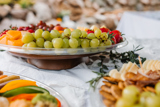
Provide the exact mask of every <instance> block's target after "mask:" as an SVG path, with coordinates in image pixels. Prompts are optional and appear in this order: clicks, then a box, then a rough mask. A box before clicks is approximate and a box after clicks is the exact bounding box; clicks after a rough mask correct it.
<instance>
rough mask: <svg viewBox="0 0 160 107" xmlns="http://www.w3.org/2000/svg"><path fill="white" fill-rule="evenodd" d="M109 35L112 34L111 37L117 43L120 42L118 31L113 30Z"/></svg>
mask: <svg viewBox="0 0 160 107" xmlns="http://www.w3.org/2000/svg"><path fill="white" fill-rule="evenodd" d="M109 34H112V36H114V37H115V39H116V41H117V43H119V42H120V40H121V38H120V37H121V32H120V31H118V30H113V31H111V32H109Z"/></svg>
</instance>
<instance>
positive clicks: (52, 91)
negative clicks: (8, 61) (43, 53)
mask: <svg viewBox="0 0 160 107" xmlns="http://www.w3.org/2000/svg"><path fill="white" fill-rule="evenodd" d="M3 73H4V74H5V75H17V76H20V78H21V79H24V80H31V81H36V84H37V85H38V86H40V87H43V88H45V89H47V90H48V91H49V92H50V94H51V95H53V96H55V97H56V98H57V99H59V100H60V102H61V107H69V105H68V103H67V101H66V100H65V99H64V97H63V96H62V95H61V94H60V93H59V92H57V91H55V90H54V89H52V88H50V87H49V86H47V85H45V84H43V83H41V82H39V81H37V80H34V79H31V78H28V77H26V76H22V75H19V74H15V73H11V72H6V71H5V72H3Z"/></svg>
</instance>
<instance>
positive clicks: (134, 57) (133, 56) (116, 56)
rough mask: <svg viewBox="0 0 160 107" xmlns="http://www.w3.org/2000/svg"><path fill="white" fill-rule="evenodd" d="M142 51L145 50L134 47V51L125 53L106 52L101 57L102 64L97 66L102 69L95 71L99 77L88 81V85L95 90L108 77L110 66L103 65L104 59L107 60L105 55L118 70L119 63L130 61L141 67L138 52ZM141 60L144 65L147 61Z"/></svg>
mask: <svg viewBox="0 0 160 107" xmlns="http://www.w3.org/2000/svg"><path fill="white" fill-rule="evenodd" d="M142 49H143V48H141V47H140V46H137V47H134V46H133V50H132V51H127V52H123V53H118V52H117V51H116V50H112V51H110V52H104V53H103V55H100V56H99V57H100V60H101V62H99V63H98V64H97V65H98V66H99V67H100V69H99V72H95V71H93V72H94V73H96V74H97V75H98V76H97V77H96V78H93V79H92V80H90V81H88V82H87V83H89V84H90V86H91V87H92V88H94V89H95V87H96V85H97V84H98V82H99V80H100V79H101V78H103V77H104V76H108V73H109V69H108V66H106V65H104V64H103V63H104V59H105V58H106V57H105V56H104V55H109V57H110V60H111V61H112V63H113V64H114V66H113V68H115V69H118V68H119V66H118V65H117V63H118V62H121V63H122V64H123V63H128V62H129V61H131V62H132V63H136V64H137V65H139V60H138V56H139V55H138V54H137V53H136V52H137V51H140V50H142ZM140 58H141V60H142V63H143V62H144V61H145V60H146V58H143V57H140Z"/></svg>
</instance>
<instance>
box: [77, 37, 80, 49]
mask: <svg viewBox="0 0 160 107" xmlns="http://www.w3.org/2000/svg"><path fill="white" fill-rule="evenodd" d="M77 41H78V47H79V46H81V40H80V39H77Z"/></svg>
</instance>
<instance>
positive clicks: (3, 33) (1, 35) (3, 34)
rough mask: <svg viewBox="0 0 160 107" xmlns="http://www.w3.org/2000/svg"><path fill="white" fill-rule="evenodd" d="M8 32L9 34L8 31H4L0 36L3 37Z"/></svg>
mask: <svg viewBox="0 0 160 107" xmlns="http://www.w3.org/2000/svg"><path fill="white" fill-rule="evenodd" d="M6 32H8V30H4V31H3V32H2V33H1V34H0V37H1V36H3V35H4V34H6Z"/></svg>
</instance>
